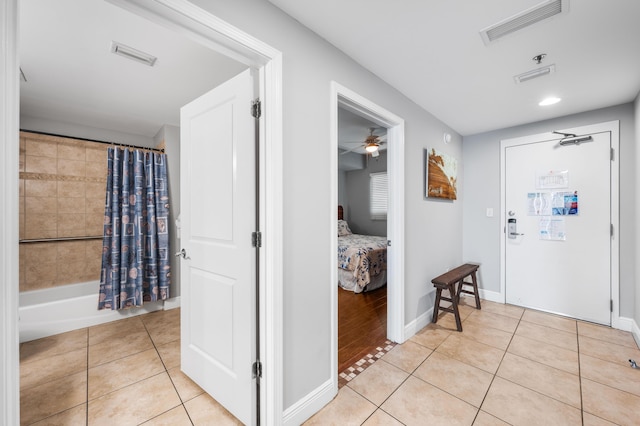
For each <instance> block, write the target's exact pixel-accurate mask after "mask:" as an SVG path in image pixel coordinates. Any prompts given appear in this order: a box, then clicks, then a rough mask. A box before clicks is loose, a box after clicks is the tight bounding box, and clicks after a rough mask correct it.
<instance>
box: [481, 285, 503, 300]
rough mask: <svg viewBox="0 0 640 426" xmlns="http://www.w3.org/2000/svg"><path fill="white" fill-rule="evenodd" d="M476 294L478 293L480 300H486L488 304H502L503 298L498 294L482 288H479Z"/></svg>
mask: <svg viewBox="0 0 640 426" xmlns="http://www.w3.org/2000/svg"><path fill="white" fill-rule="evenodd" d="M478 292H479V293H480V299H483V300H488V301H490V302H496V303H504V296H503V295H502V293H500V292H497V291H491V290H484V289H482V288H479V289H478Z"/></svg>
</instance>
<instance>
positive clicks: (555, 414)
mask: <svg viewBox="0 0 640 426" xmlns="http://www.w3.org/2000/svg"><path fill="white" fill-rule="evenodd" d="M463 303H465V305H464V306H462V307H461V315H462V317H463V319H464V321H463V323H462V325H463V332H462V333H459V332H457V331H456V330H455V321H454V319H453V315H452V314H449V313H444V314H441V316H440V317H439V318H440V319H439V320H438V323H437V324H430V325H429V326H427V327H425V328H424V329H422V330H421V331H420V332H418V333H417V334H416V335H415V336H413V337H412V338H411V339H410V340H409V341H407V342H405V343H404V344H402V345H398V346H396V347H395V348H394V349H392V350H391V351H390V352H389V353H388V354H386V355H385V356H384V357H382V358H381V359H380V360H379V361H377V362H376V363H375V364H374V365H372V366H371V367H369V368H368V369H367V370H365V371H364V372H363V373H361V374H360V375H359V376H358V377H356V378H355V379H353V380H352V381H351V382H349V383H348V384H347V385H346V386H344V387H343V388H342V389H340V391H339V393H338V396H337V397H336V398H335V399H334V400H333V401H332V402H331V403H330V404H328V405H327V406H326V407H325V408H324V409H323V410H322V411H320V412H319V413H317V414H316V415H315V416H314V417H312V418H311V419H309V421H307V423H305V424H306V425H367V426H370V425H616V424H617V425H639V424H640V370H634V369H632V368H630V366H629V362H628V359H629V358H633V359H636V360H640V350H638V346H637V345H636V343H635V341H634V340H633V337H632V335H631V333H626V332H622V331H619V330H614V329H611V328H609V327H601V326H597V325H593V324H589V323H584V322H580V321H575V320H571V319H568V318H563V317H558V316H554V315H549V314H545V313H541V312H537V311H532V310H525V309H522V308H519V307H515V306H510V305H502V304H497V303H492V302H487V301H482V310H476V309H474V307H473V302H471V305H468V304H466V301H464V299H463Z"/></svg>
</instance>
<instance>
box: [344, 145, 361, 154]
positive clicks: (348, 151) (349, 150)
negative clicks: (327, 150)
mask: <svg viewBox="0 0 640 426" xmlns="http://www.w3.org/2000/svg"><path fill="white" fill-rule="evenodd" d="M361 146H362V144H361V145H360V146H356V147H353V148H351V149H348V150H346V151H342V152H341V153H340V155H345V154H348V153H350V152H353V151H355V150H356V149H358V148H360V147H361Z"/></svg>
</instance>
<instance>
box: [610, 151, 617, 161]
mask: <svg viewBox="0 0 640 426" xmlns="http://www.w3.org/2000/svg"><path fill="white" fill-rule="evenodd" d="M615 159H616V150H615V149H613V148H611V161H615Z"/></svg>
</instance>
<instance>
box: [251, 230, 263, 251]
mask: <svg viewBox="0 0 640 426" xmlns="http://www.w3.org/2000/svg"><path fill="white" fill-rule="evenodd" d="M251 245H253V246H254V247H257V248H259V247H262V232H260V231H257V232H252V233H251Z"/></svg>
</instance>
